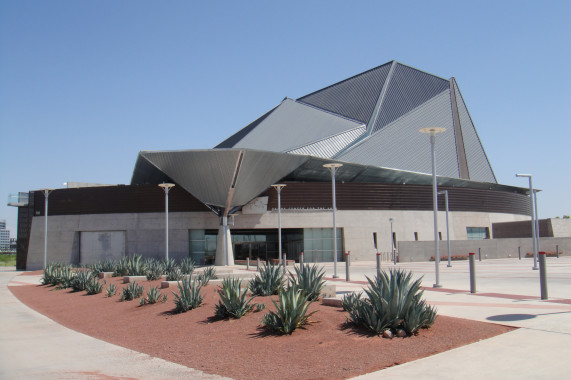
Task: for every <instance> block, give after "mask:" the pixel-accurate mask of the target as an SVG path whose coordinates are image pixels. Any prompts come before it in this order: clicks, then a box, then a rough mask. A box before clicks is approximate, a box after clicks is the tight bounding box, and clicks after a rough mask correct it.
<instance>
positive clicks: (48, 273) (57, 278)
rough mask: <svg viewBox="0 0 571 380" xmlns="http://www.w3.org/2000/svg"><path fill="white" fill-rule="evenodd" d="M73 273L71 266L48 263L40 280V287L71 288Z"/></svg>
mask: <svg viewBox="0 0 571 380" xmlns="http://www.w3.org/2000/svg"><path fill="white" fill-rule="evenodd" d="M74 277H75V271H74V270H73V268H72V266H71V265H68V264H61V263H48V265H46V268H45V269H44V275H43V276H42V278H41V280H40V281H41V284H42V285H55V286H57V288H58V289H65V288H69V287H71V282H72V281H73V278H74Z"/></svg>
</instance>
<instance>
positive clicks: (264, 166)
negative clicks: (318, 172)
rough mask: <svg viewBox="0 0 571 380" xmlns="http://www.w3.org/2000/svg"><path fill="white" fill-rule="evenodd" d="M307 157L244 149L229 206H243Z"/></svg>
mask: <svg viewBox="0 0 571 380" xmlns="http://www.w3.org/2000/svg"><path fill="white" fill-rule="evenodd" d="M307 159H308V157H305V156H298V155H293V154H280V153H273V152H253V151H247V150H246V151H244V158H243V159H242V165H241V166H240V172H239V174H238V179H237V181H236V192H235V194H234V197H233V199H232V203H231V206H232V207H233V206H243V205H245V204H246V203H248V202H250V201H251V200H252V199H254V198H255V197H257V196H258V195H259V194H260V193H261V192H262V191H264V190H265V189H266V188H268V187H269V186H271V185H272V184H274V183H276V182H277V181H279V180H280V179H282V178H283V177H285V176H286V175H287V174H289V173H291V172H292V171H293V170H294V169H295V168H297V167H298V166H300V165H301V164H303V163H304V162H305V161H307Z"/></svg>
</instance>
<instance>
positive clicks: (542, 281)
mask: <svg viewBox="0 0 571 380" xmlns="http://www.w3.org/2000/svg"><path fill="white" fill-rule="evenodd" d="M539 287H540V288H541V299H542V300H546V299H547V273H546V267H545V252H539Z"/></svg>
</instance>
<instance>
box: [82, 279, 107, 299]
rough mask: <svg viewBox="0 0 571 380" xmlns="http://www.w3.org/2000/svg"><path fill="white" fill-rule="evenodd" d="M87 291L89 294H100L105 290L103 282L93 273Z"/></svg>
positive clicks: (86, 287)
mask: <svg viewBox="0 0 571 380" xmlns="http://www.w3.org/2000/svg"><path fill="white" fill-rule="evenodd" d="M85 291H86V292H87V294H88V295H93V294H99V293H101V292H102V291H103V283H101V282H99V280H98V279H97V277H96V276H93V275H92V276H91V278H90V279H89V281H88V282H87V285H86V286H85Z"/></svg>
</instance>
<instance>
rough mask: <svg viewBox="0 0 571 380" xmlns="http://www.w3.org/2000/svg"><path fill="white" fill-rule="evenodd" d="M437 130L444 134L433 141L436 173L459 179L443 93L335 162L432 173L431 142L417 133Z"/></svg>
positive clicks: (447, 102) (446, 97)
mask: <svg viewBox="0 0 571 380" xmlns="http://www.w3.org/2000/svg"><path fill="white" fill-rule="evenodd" d="M429 126H439V127H444V128H446V132H444V133H441V134H439V135H437V137H436V145H435V146H436V173H437V175H439V176H445V177H453V178H458V177H459V173H458V161H457V155H456V145H455V138H454V130H453V125H452V111H451V108H450V93H449V92H448V91H445V92H442V93H441V94H440V95H438V96H436V97H434V98H432V99H430V100H429V101H427V102H425V103H424V104H422V105H421V106H420V107H418V108H416V109H414V110H413V111H412V112H410V113H408V114H406V115H405V116H403V117H401V118H399V119H397V120H395V121H394V122H392V123H391V124H389V125H387V126H385V127H384V128H383V129H381V130H380V131H378V132H376V133H374V134H373V135H372V136H370V137H369V138H367V139H366V140H363V141H362V142H360V143H359V144H358V145H356V146H354V147H352V148H350V149H349V150H348V151H346V152H344V153H342V154H341V155H340V156H339V157H336V159H339V160H342V161H348V162H353V163H358V164H362V165H374V166H381V167H385V168H395V169H400V170H409V171H415V172H420V173H432V164H431V156H430V140H429V137H428V135H426V134H423V133H420V132H419V129H421V128H425V127H429Z"/></svg>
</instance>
